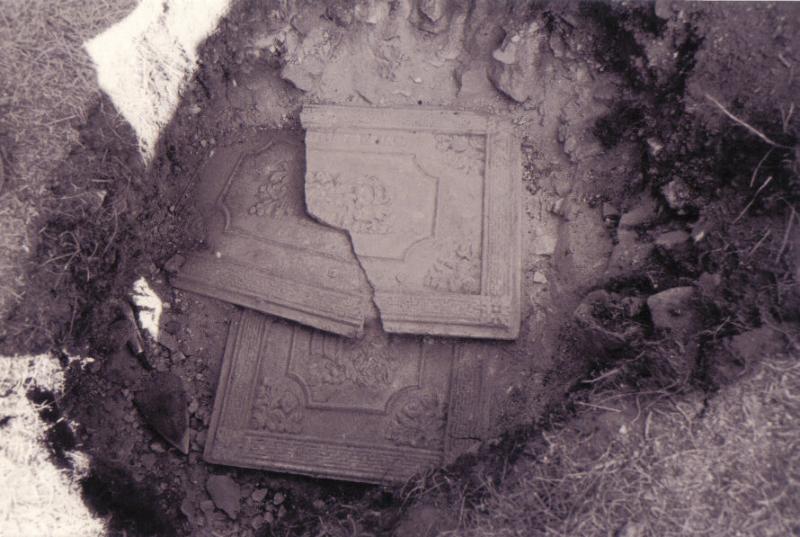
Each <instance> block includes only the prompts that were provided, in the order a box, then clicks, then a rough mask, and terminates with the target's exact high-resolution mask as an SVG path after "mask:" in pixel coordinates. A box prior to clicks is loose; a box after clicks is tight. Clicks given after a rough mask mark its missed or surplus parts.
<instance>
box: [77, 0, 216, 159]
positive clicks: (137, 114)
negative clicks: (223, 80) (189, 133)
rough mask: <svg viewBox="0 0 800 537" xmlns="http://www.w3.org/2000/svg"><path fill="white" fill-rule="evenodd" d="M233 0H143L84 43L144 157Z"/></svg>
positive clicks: (171, 112) (150, 155) (174, 106)
mask: <svg viewBox="0 0 800 537" xmlns="http://www.w3.org/2000/svg"><path fill="white" fill-rule="evenodd" d="M230 3H231V0H142V1H141V3H140V4H139V5H138V6H137V7H136V9H134V10H133V11H132V12H131V13H130V14H129V15H128V16H127V17H126V18H124V19H123V20H121V21H120V22H118V23H117V24H115V25H114V26H112V27H110V28H109V29H107V30H106V31H104V32H103V33H101V34H100V35H98V36H96V37H94V38H93V39H91V40H89V41H88V42H86V43H85V44H84V46H85V48H86V51H87V52H88V53H89V56H90V57H91V58H92V60H93V61H94V63H95V67H96V69H97V78H98V83H99V85H100V89H102V90H103V91H105V92H106V93H107V94H108V96H109V97H110V98H111V100H112V101H113V102H114V106H116V108H117V110H118V111H119V112H120V113H121V114H122V116H123V117H124V118H125V119H126V120H127V121H128V122H129V123H130V124H131V126H132V127H133V130H134V132H135V133H136V135H137V137H138V138H139V144H140V148H141V151H142V154H143V156H144V157H145V160H148V161H149V160H150V158H151V157H152V156H153V152H154V149H155V145H156V142H157V141H158V137H159V134H160V132H161V130H162V128H163V127H164V126H166V124H167V123H169V121H170V119H171V118H172V114H173V113H174V112H175V109H176V108H177V106H178V101H179V99H180V96H181V92H182V90H183V88H184V86H185V85H186V83H187V81H188V80H189V79H190V78H191V76H192V75H193V74H194V71H195V68H196V62H197V47H198V46H199V45H200V43H201V42H202V41H203V40H204V39H205V38H206V37H208V36H209V35H210V34H211V33H212V32H213V31H214V29H215V28H216V27H217V24H218V23H219V20H220V18H221V17H222V16H223V15H224V14H225V13H226V12H227V11H228V8H229V7H230Z"/></svg>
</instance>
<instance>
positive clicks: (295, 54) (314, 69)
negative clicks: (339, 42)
mask: <svg viewBox="0 0 800 537" xmlns="http://www.w3.org/2000/svg"><path fill="white" fill-rule="evenodd" d="M332 49H333V45H332V43H331V42H330V36H329V35H328V34H327V32H324V31H323V30H322V29H321V28H314V29H313V30H311V31H310V32H309V33H308V35H307V36H305V38H303V41H302V42H301V43H300V44H299V45H298V46H296V47H294V50H292V51H288V52H287V54H286V63H285V64H284V66H283V69H281V77H282V78H284V79H285V80H288V81H289V82H291V83H292V84H294V86H295V87H296V88H297V89H300V90H302V91H311V90H313V89H314V88H316V86H317V83H318V82H319V79H320V77H322V73H323V72H324V71H325V67H326V66H327V64H328V58H329V56H330V54H331V51H332ZM217 253H219V252H217Z"/></svg>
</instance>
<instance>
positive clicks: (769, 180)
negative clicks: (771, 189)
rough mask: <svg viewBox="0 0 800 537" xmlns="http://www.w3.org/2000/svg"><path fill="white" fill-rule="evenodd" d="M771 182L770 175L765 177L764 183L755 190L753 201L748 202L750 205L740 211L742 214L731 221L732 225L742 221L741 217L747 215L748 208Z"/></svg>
mask: <svg viewBox="0 0 800 537" xmlns="http://www.w3.org/2000/svg"><path fill="white" fill-rule="evenodd" d="M771 181H772V176H771V175H770V176H769V177H767V180H766V181H764V184H762V185H761V186H760V187H758V190H756V193H755V194H753V199H751V200H750V203H748V204H747V205H745V207H744V209H742V212H740V213H739V216H737V217H736V219H735V220H734V221H733V223H734V224H735V223H737V222H738V221H739V220H741V219H742V217H743V216H744V215H745V213H747V210H748V209H750V207H752V205H753V204H754V203H755V202H756V198H757V197H758V195H759V194H760V193H761V191H762V190H764V189H765V188H767V185H768V184H770V182H771Z"/></svg>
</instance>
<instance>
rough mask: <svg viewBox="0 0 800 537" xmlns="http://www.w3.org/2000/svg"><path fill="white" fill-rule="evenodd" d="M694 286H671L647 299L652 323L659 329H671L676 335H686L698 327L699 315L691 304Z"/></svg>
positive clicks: (694, 291)
mask: <svg viewBox="0 0 800 537" xmlns="http://www.w3.org/2000/svg"><path fill="white" fill-rule="evenodd" d="M695 295H696V290H695V288H694V287H689V286H686V287H673V288H672V289H667V290H666V291H661V292H660V293H656V294H655V295H652V296H650V297H649V298H648V299H647V307H648V308H649V310H650V316H651V318H652V319H653V325H654V326H655V327H656V328H658V329H661V330H671V331H672V332H673V333H674V334H676V335H681V336H687V335H690V334H691V333H692V332H693V331H696V330H697V329H699V328H700V326H699V320H700V319H699V317H698V315H697V312H696V310H695V308H694V305H693V304H692V302H693V300H694V297H695Z"/></svg>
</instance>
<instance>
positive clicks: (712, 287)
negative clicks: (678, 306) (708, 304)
mask: <svg viewBox="0 0 800 537" xmlns="http://www.w3.org/2000/svg"><path fill="white" fill-rule="evenodd" d="M721 284H722V276H720V275H719V274H709V273H708V272H704V273H702V274H701V275H700V277H699V278H698V279H697V288H698V289H699V290H700V293H701V294H703V295H705V296H712V295H714V294H715V293H716V292H717V289H718V288H719V286H720V285H721Z"/></svg>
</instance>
